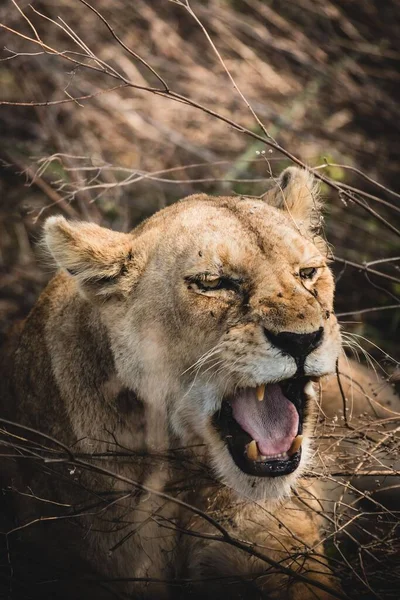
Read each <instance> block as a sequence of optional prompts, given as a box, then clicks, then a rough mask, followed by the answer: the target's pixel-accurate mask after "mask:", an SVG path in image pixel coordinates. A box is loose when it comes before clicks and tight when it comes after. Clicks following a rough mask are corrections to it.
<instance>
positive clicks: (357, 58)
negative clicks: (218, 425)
mask: <svg viewBox="0 0 400 600" xmlns="http://www.w3.org/2000/svg"><path fill="white" fill-rule="evenodd" d="M181 4H183V3H181ZM18 6H19V7H20V8H21V9H23V10H24V11H25V13H26V15H28V16H29V19H31V24H33V26H34V28H35V30H33V29H32V27H31V26H30V25H29V23H28V22H27V21H26V20H25V19H24V18H23V16H22V15H21V13H20V12H19V11H18V9H17V7H16V6H15V3H12V2H11V1H9V2H8V3H7V4H6V5H3V6H2V7H0V23H3V24H5V25H6V26H7V27H8V28H12V29H14V30H18V31H19V32H21V33H22V34H23V35H25V36H29V37H31V38H33V39H35V35H36V34H37V36H38V37H39V38H40V39H41V40H43V42H44V43H45V44H46V45H47V51H46V52H45V53H43V47H41V46H40V44H35V43H32V42H28V41H27V40H26V39H22V38H21V36H18V35H16V34H15V33H12V32H10V30H9V29H8V30H6V29H2V30H1V35H2V45H4V46H5V49H4V50H3V51H2V55H1V56H2V58H3V59H4V60H3V62H1V63H0V128H1V130H2V132H3V133H2V146H1V148H0V160H1V164H0V169H1V170H0V192H1V198H0V268H1V271H0V273H1V298H0V317H1V318H2V325H1V330H2V331H5V329H6V328H7V326H8V325H9V324H10V322H12V321H14V320H15V319H16V318H19V317H22V316H24V315H25V314H26V313H27V311H28V310H29V309H30V307H31V306H32V304H33V303H34V301H35V298H36V295H37V294H38V293H39V291H40V290H41V289H42V287H43V285H44V283H45V282H46V281H47V279H48V277H49V276H50V274H49V273H48V272H46V270H45V269H44V268H43V266H42V265H41V264H40V263H38V261H37V258H36V255H35V241H36V240H37V239H38V236H39V232H40V228H41V224H42V221H43V218H45V217H46V216H48V215H50V214H54V213H57V212H60V211H61V212H62V213H63V214H65V215H67V216H70V217H80V218H90V219H92V220H95V221H97V222H103V223H106V224H108V225H109V226H112V227H114V228H116V229H121V230H128V229H129V228H130V227H132V226H134V225H135V224H137V223H138V222H140V220H142V219H143V218H144V217H145V216H147V215H149V214H151V213H152V212H154V211H155V210H157V209H158V208H160V207H163V206H165V205H166V204H169V203H171V202H174V201H175V200H177V199H179V198H180V197H183V196H185V195H187V194H190V193H192V192H195V191H196V192H198V191H206V192H209V193H222V192H223V193H226V191H227V190H229V191H231V192H233V193H242V194H260V193H262V191H263V190H264V189H265V187H266V185H267V180H268V179H269V178H270V176H271V175H275V174H277V173H279V172H280V170H281V169H282V168H283V167H284V166H286V165H287V164H289V163H290V161H289V160H288V158H287V156H285V155H283V154H282V153H281V152H280V151H279V148H278V146H279V147H280V148H284V149H286V150H287V151H288V152H291V153H293V154H294V155H295V156H296V157H297V158H299V159H300V160H301V161H303V162H304V163H306V164H307V165H309V166H311V167H315V168H317V170H316V172H317V173H321V174H324V176H326V177H328V178H330V180H332V181H333V182H336V183H335V185H336V189H333V188H331V187H329V186H327V185H325V184H324V186H323V192H324V194H325V195H326V197H327V215H326V234H327V237H328V239H329V241H330V242H331V243H332V244H333V245H334V247H335V254H336V256H337V257H338V259H339V260H337V261H336V262H335V264H334V269H335V272H336V274H337V290H338V292H337V311H338V313H339V314H341V313H343V316H342V317H341V318H342V320H343V323H345V325H344V327H345V328H346V329H347V330H349V331H351V332H352V333H353V334H355V336H356V337H355V338H352V339H353V340H356V341H357V342H360V343H361V346H364V347H365V348H366V349H367V350H368V351H369V352H370V353H371V354H372V356H373V357H374V359H375V360H377V361H378V363H379V365H380V367H382V368H383V369H384V371H383V373H386V374H387V376H388V377H389V376H391V377H392V380H393V381H394V380H396V377H397V375H396V370H395V364H394V361H393V360H391V359H390V358H389V355H390V356H394V358H398V356H399V350H398V347H397V344H396V342H397V337H396V334H397V332H398V324H399V316H398V314H399V312H398V311H396V310H395V308H396V306H398V294H399V290H400V273H399V261H398V256H399V252H398V247H399V246H398V236H397V235H396V233H395V231H394V228H395V227H396V225H397V224H398V222H399V220H398V214H399V211H400V208H399V195H398V194H396V193H395V192H393V190H392V188H393V187H394V185H395V178H396V175H397V171H398V154H399V142H398V139H399V138H398V134H399V123H400V120H399V114H398V107H397V104H396V88H398V85H399V74H398V70H397V69H396V67H398V62H399V59H400V53H399V52H398V48H397V44H396V43H397V40H398V39H399V33H400V32H399V19H398V17H399V11H398V8H397V6H396V3H395V2H394V0H388V1H387V2H385V6H384V10H383V9H382V3H380V2H379V0H366V1H365V2H362V3H349V2H344V1H342V2H341V1H339V2H329V1H328V2H327V1H326V0H324V1H322V0H296V1H291V0H285V1H281V2H278V1H271V2H268V3H267V2H262V1H261V0H241V1H239V0H238V1H234V0H231V1H228V0H225V1H223V0H219V1H218V0H208V1H207V2H200V1H199V0H196V1H193V2H192V3H191V7H192V8H193V10H194V13H195V15H196V16H197V18H198V19H199V20H200V21H201V23H202V24H203V25H204V28H205V30H206V32H207V33H208V35H209V36H210V37H211V39H212V40H213V41H214V43H215V44H216V47H217V49H218V52H219V53H220V55H221V57H222V59H223V61H222V62H221V61H220V60H219V58H218V56H217V54H216V52H215V51H214V50H213V47H212V45H211V44H210V40H209V39H207V36H206V35H205V32H204V30H203V29H202V28H201V27H200V26H199V23H198V22H196V19H194V18H193V16H192V15H190V14H189V12H188V10H187V9H185V8H184V7H183V6H182V5H181V6H179V3H176V2H175V3H173V2H168V1H167V0H156V1H155V0H152V1H150V0H147V1H145V0H135V2H129V1H128V0H118V1H114V2H112V3H110V2H107V1H106V0H98V1H97V2H96V3H95V6H96V8H97V9H98V10H99V11H100V12H101V13H102V15H104V17H105V18H106V19H107V21H108V22H109V24H110V25H111V26H112V27H113V28H114V30H115V32H116V33H117V34H118V36H119V37H120V38H121V39H122V40H123V43H124V44H125V45H126V46H127V47H128V48H130V49H132V50H133V51H134V52H136V53H137V54H138V55H139V56H140V58H141V59H142V60H138V59H137V58H135V57H134V56H132V54H131V53H129V52H128V51H127V50H126V49H125V48H123V47H122V46H121V44H119V43H118V42H117V41H116V40H115V39H114V38H113V37H112V35H111V33H110V31H109V30H108V29H107V27H106V26H105V24H104V23H102V22H101V21H100V20H99V18H98V16H97V15H96V14H94V13H93V12H91V11H90V10H89V9H88V8H87V7H85V6H84V4H83V3H81V2H79V0H59V1H57V2H54V1H52V0H47V1H42V2H34V3H33V8H34V9H35V11H37V12H34V11H33V10H32V9H30V8H29V6H28V2H26V1H21V2H19V4H18ZM38 13H41V14H42V15H46V17H47V18H46V19H44V18H43V16H41V15H40V14H38ZM49 18H50V19H52V20H53V22H50V21H49V20H48V19H49ZM61 19H62V20H61ZM62 28H63V29H62ZM35 31H36V33H35ZM71 32H75V34H77V35H78V36H79V39H77V38H76V37H75V39H73V38H74V35H75V34H72V33H71ZM68 33H69V34H68ZM36 39H37V38H36ZM3 40H4V42H3ZM82 44H83V45H82ZM48 47H51V48H55V49H57V50H58V51H59V52H63V51H66V50H70V51H74V52H77V51H79V52H81V53H84V54H85V55H86V57H85V58H84V59H83V61H84V62H85V64H86V65H87V66H86V67H84V66H77V65H76V64H72V63H70V62H69V63H68V62H66V60H65V58H64V57H63V56H60V55H55V54H54V52H53V53H52V52H50V51H49V50H48ZM15 53H18V54H19V55H18V56H15ZM25 53H26V54H25ZM38 53H40V54H38ZM90 53H92V55H91V54H90ZM69 56H75V57H76V56H77V55H71V54H70V55H69ZM88 56H92V58H88ZM81 58H82V57H79V59H81ZM105 63H106V64H107V70H108V74H105V73H104V64H105ZM146 64H147V65H151V67H152V68H153V69H154V70H155V71H156V72H157V73H158V74H160V75H161V76H162V79H163V80H164V81H165V82H167V85H168V88H169V89H170V90H173V91H174V93H176V94H180V95H182V96H185V97H189V98H190V99H191V100H192V101H193V102H194V103H197V104H201V105H203V106H204V107H207V108H208V109H211V110H212V111H214V112H216V113H218V114H219V115H221V116H222V117H224V118H226V119H228V120H230V121H232V122H234V123H236V124H238V125H240V126H241V127H243V128H246V129H247V130H250V132H253V133H254V134H255V137H252V136H251V135H248V134H247V133H243V131H240V130H239V129H238V127H236V128H235V127H232V126H228V125H227V123H226V122H224V121H223V120H221V119H218V118H215V116H212V115H210V114H207V112H205V111H204V110H199V109H198V108H197V107H196V106H194V105H193V104H190V103H187V102H176V101H175V100H174V99H171V98H166V97H165V94H160V93H154V92H149V91H148V89H139V88H149V87H150V88H155V87H159V86H161V88H162V87H163V86H162V83H160V81H159V79H158V78H157V76H156V75H155V74H154V71H152V70H151V69H149V68H148V66H146ZM93 67H95V68H97V69H100V71H103V72H99V70H93ZM112 70H115V71H117V72H118V73H119V74H120V77H119V78H118V77H114V76H112V74H111V75H110V72H111V73H112V72H113V71H112ZM226 70H228V72H229V75H230V77H231V79H230V78H229V76H228V74H227V72H226ZM121 76H122V79H121ZM232 79H233V80H234V82H235V84H236V86H237V88H239V89H240V92H241V94H242V95H243V96H244V97H245V98H246V100H247V101H248V103H249V104H250V105H251V107H252V109H253V110H254V111H255V113H256V114H257V116H258V118H259V120H260V121H261V123H262V124H263V125H264V126H265V131H263V128H262V126H261V125H260V123H258V122H257V120H256V119H255V118H254V115H253V114H252V112H251V110H249V108H248V106H246V103H245V102H243V99H242V97H241V95H240V94H238V92H237V89H235V87H234V85H233V84H232ZM124 81H129V82H131V83H132V82H133V83H134V87H132V85H126V84H124ZM122 84H124V85H123V86H122V87H121V85H122ZM111 88H115V89H114V90H112V91H106V92H105V93H99V92H100V91H102V90H110V89H111ZM82 97H90V98H89V99H81V100H72V99H73V98H82ZM31 102H32V103H33V105H31V106H29V105H27V103H28V104H29V103H31ZM8 103H10V104H8ZM15 103H21V104H22V105H21V106H16V105H15ZM46 103H49V105H48V106H43V104H46ZM257 136H258V137H257ZM262 139H264V142H263V141H262ZM271 139H272V140H273V141H274V142H276V144H274V143H273V144H272V147H271V146H268V145H266V143H265V142H267V143H268V142H271ZM262 152H263V154H261V153H262ZM257 153H258V154H257ZM366 176H367V177H366ZM377 181H378V182H379V183H380V185H377V184H376V182H377ZM372 211H374V212H372ZM374 213H375V214H374ZM388 223H389V225H390V226H391V227H389V226H388ZM396 259H397V260H396ZM351 263H353V264H356V265H360V267H361V268H355V267H354V266H352V264H351ZM374 271H375V272H374ZM371 308H372V309H373V310H372V311H369V310H368V309H371ZM363 311H365V312H363ZM357 336H360V337H357ZM352 345H353V347H354V342H352ZM377 346H378V347H379V348H381V347H382V349H383V350H379V349H377ZM380 367H378V368H380ZM371 443H373V442H371ZM390 452H391V453H393V448H392V447H391V449H390ZM385 548H386V546H385ZM335 557H336V558H337V555H335ZM380 558H381V557H380V556H379V557H378V560H380ZM362 570H363V565H359V572H360V573H361V576H362V577H364V575H363V574H362ZM364 579H367V578H366V577H364ZM384 583H385V582H383V581H380V580H379V577H378V582H377V583H375V585H376V586H378V587H377V588H376V589H375V590H373V592H374V594H375V595H368V594H371V592H370V591H368V590H367V591H365V589H366V588H365V589H364V588H362V586H361V589H362V590H364V591H361V592H360V594H361V597H365V598H367V597H368V598H369V597H371V598H372V597H383V596H379V593H380V592H379V589H378V588H379V586H381V588H380V589H383V592H382V593H383V594H388V593H389V592H388V590H387V589H386V588H385V585H384ZM393 585H394V584H393ZM386 587H387V585H386ZM385 597H390V596H388V595H387V596H385ZM393 597H395V596H393Z"/></svg>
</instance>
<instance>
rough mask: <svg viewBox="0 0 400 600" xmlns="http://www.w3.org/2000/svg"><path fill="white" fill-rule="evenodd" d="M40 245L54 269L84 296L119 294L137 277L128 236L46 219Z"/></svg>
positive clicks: (135, 258)
mask: <svg viewBox="0 0 400 600" xmlns="http://www.w3.org/2000/svg"><path fill="white" fill-rule="evenodd" d="M44 245H45V247H46V248H47V250H48V251H49V252H50V254H51V256H52V258H53V259H54V260H55V262H56V263H57V265H58V266H59V267H61V268H62V269H65V270H66V271H67V272H68V273H69V274H70V275H71V276H72V277H74V278H75V280H76V282H77V283H78V285H79V286H80V288H81V289H82V290H83V291H85V292H91V293H94V294H95V295H101V296H107V295H111V294H115V293H119V294H121V293H124V291H128V289H129V288H130V287H131V286H132V285H133V284H134V281H135V279H137V277H138V261H137V257H135V253H134V240H133V238H132V237H131V236H130V235H129V234H126V233H119V232H116V231H111V230H110V229H106V228H104V227H99V225H95V224H94V223H85V222H79V221H67V220H66V219H64V217H60V216H58V217H49V218H48V219H47V221H46V223H45V226H44Z"/></svg>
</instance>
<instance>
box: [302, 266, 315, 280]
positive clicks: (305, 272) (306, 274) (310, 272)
mask: <svg viewBox="0 0 400 600" xmlns="http://www.w3.org/2000/svg"><path fill="white" fill-rule="evenodd" d="M299 273H300V277H301V278H302V279H313V278H314V277H315V275H316V274H317V269H316V268H315V267H306V268H304V269H300V271H299Z"/></svg>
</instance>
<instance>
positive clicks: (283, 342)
mask: <svg viewBox="0 0 400 600" xmlns="http://www.w3.org/2000/svg"><path fill="white" fill-rule="evenodd" d="M264 331H265V335H266V336H267V338H268V339H269V341H270V342H272V343H273V344H274V346H276V347H277V348H279V349H280V350H283V352H286V353H287V354H291V356H293V357H294V358H302V357H304V356H307V354H310V352H312V351H313V350H315V348H317V347H318V346H319V345H320V343H321V341H322V334H323V332H324V328H323V327H320V328H319V329H317V331H313V332H312V333H292V332H291V331H282V333H277V334H275V333H271V332H270V331H267V330H266V329H264Z"/></svg>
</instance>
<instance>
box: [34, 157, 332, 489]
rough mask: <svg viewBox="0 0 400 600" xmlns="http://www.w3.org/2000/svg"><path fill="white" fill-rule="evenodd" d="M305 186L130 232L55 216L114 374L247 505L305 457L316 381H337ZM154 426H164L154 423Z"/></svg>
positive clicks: (201, 202)
mask: <svg viewBox="0 0 400 600" xmlns="http://www.w3.org/2000/svg"><path fill="white" fill-rule="evenodd" d="M320 219H321V217H320V213H319V205H318V201H317V198H316V193H315V186H314V182H313V178H312V176H311V175H309V174H308V173H307V172H306V171H303V170H299V169H296V168H290V169H287V170H286V171H284V172H283V174H282V176H281V177H280V179H279V181H278V183H277V185H276V187H274V188H273V189H271V190H270V191H269V192H268V193H267V194H265V196H264V197H263V198H262V199H253V198H246V197H208V196H206V195H195V196H191V197H189V198H186V199H185V200H183V201H181V202H179V203H177V204H175V205H173V206H171V207H168V208H166V209H164V210H162V211H160V212H159V213H157V214H155V215H154V216H153V217H151V218H150V219H148V220H147V221H146V222H144V223H143V224H141V225H140V226H139V227H138V228H136V229H135V230H134V231H133V232H132V233H131V234H123V233H117V232H112V231H109V230H107V229H103V228H101V227H98V226H97V225H93V224H89V223H74V222H68V221H66V220H65V219H64V218H62V217H50V218H49V219H48V220H47V222H46V226H45V241H46V244H47V246H48V248H49V250H50V252H51V254H52V256H53V257H54V259H55V260H56V262H57V263H58V265H59V266H60V267H62V268H63V269H65V270H66V271H68V273H69V274H70V276H71V277H72V278H73V279H74V280H75V283H76V286H77V289H79V291H80V293H81V294H82V296H83V297H84V298H85V299H86V300H85V301H88V302H91V303H92V304H93V306H94V307H95V314H96V315H97V316H98V318H99V319H101V321H102V323H103V324H104V325H105V327H106V329H107V331H108V336H109V340H110V345H111V348H112V352H113V355H114V359H115V365H116V369H117V373H118V376H119V378H120V380H121V381H122V382H123V384H124V385H125V386H128V387H129V388H130V389H132V390H134V391H135V392H136V394H137V395H138V396H139V397H140V398H141V399H142V401H143V402H144V403H145V404H147V405H149V406H156V405H159V406H161V405H162V406H164V407H165V414H166V415H168V416H167V420H168V427H169V429H170V431H172V432H173V435H174V436H178V438H179V439H180V441H181V442H183V443H185V444H191V443H194V441H196V442H198V441H199V439H200V441H201V442H202V443H204V444H205V445H206V447H207V451H208V456H209V457H210V460H211V463H212V465H213V467H214V470H215V472H216V473H217V474H218V476H219V477H220V478H221V479H222V480H223V481H224V482H225V483H226V484H227V485H228V486H230V487H232V488H234V489H236V490H237V491H238V492H239V493H241V494H243V495H245V496H249V497H250V496H251V497H253V498H266V497H276V496H281V495H283V494H285V493H287V492H288V490H289V488H290V486H291V484H292V483H293V481H294V478H295V477H296V475H297V474H298V473H299V472H300V471H301V466H302V465H304V462H305V461H306V457H307V450H308V443H309V442H308V438H309V434H310V426H311V422H312V418H311V412H312V411H311V407H312V404H313V403H314V399H313V395H314V390H313V383H312V381H313V380H315V379H318V378H320V377H322V376H324V375H326V374H328V373H331V372H333V371H334V369H335V364H336V361H337V358H338V354H339V350H340V333H339V327H338V324H337V321H336V318H335V316H334V314H333V291H334V284H333V278H332V274H331V272H330V270H329V268H328V266H327V261H326V255H327V248H326V245H325V243H324V242H323V240H322V238H321V237H319V235H318V232H317V229H318V226H319V222H320ZM160 425H161V424H160Z"/></svg>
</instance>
